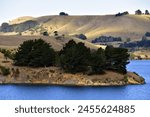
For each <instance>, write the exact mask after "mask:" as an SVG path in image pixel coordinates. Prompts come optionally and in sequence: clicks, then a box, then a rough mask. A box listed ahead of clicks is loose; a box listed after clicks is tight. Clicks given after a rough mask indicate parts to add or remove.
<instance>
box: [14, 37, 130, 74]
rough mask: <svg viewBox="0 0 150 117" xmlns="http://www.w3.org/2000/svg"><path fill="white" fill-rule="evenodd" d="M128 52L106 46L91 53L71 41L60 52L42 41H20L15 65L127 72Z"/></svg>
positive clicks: (97, 71) (93, 72)
mask: <svg viewBox="0 0 150 117" xmlns="http://www.w3.org/2000/svg"><path fill="white" fill-rule="evenodd" d="M128 60H129V54H128V50H127V49H123V48H114V47H112V46H107V47H106V49H105V50H104V49H102V48H99V49H97V50H91V49H89V48H88V47H86V46H85V45H84V43H82V42H79V43H76V42H75V41H73V40H70V41H69V42H68V43H66V44H65V45H64V47H63V49H62V50H60V51H54V49H53V48H52V47H51V45H50V44H49V43H46V42H45V41H44V40H42V39H38V40H28V41H25V42H23V44H21V45H20V47H19V48H18V50H17V52H16V54H15V56H14V64H15V65H16V66H28V67H49V66H58V67H61V68H62V69H63V70H65V71H66V72H70V73H77V72H84V73H91V74H100V73H104V72H105V70H113V71H116V72H119V73H122V74H125V73H127V70H126V65H127V64H128V63H129V62H128Z"/></svg>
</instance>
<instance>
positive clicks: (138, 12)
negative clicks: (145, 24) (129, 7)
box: [135, 9, 150, 15]
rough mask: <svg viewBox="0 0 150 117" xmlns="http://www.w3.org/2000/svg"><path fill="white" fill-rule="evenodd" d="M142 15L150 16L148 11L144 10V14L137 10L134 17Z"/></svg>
mask: <svg viewBox="0 0 150 117" xmlns="http://www.w3.org/2000/svg"><path fill="white" fill-rule="evenodd" d="M142 14H145V15H150V13H149V11H148V10H145V13H142V11H141V10H140V9H138V10H136V11H135V15H142Z"/></svg>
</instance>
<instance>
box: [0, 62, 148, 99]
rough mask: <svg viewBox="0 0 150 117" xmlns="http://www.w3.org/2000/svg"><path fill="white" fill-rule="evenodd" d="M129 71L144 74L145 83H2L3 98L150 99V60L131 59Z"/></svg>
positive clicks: (1, 95) (0, 96) (0, 93)
mask: <svg viewBox="0 0 150 117" xmlns="http://www.w3.org/2000/svg"><path fill="white" fill-rule="evenodd" d="M127 68H128V70H129V71H134V72H137V73H138V74H140V75H141V76H143V77H144V78H145V80H146V84H145V85H129V86H121V87H62V86H21V85H20V86H19V85H18V86H17V85H1V86H0V99H3V100H5V99H6V100H8V99H9V100H150V61H145V60H143V61H131V63H130V64H129V65H128V67H127Z"/></svg>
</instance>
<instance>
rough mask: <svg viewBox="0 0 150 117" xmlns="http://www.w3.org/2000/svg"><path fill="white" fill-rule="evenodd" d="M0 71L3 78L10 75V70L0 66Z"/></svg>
mask: <svg viewBox="0 0 150 117" xmlns="http://www.w3.org/2000/svg"><path fill="white" fill-rule="evenodd" d="M0 70H1V73H2V75H4V76H7V75H9V74H10V69H9V68H6V67H3V66H0Z"/></svg>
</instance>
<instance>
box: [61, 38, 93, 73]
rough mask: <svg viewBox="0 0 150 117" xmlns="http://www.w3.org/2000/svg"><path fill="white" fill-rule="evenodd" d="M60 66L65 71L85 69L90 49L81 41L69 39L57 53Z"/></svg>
mask: <svg viewBox="0 0 150 117" xmlns="http://www.w3.org/2000/svg"><path fill="white" fill-rule="evenodd" d="M59 56H60V66H61V67H62V68H63V69H64V70H66V71H67V72H71V73H76V72H83V71H86V70H87V66H88V64H89V57H90V49H89V48H87V47H86V46H85V45H84V44H83V43H78V44H77V43H75V42H74V41H73V40H71V41H69V42H68V43H67V44H66V45H65V46H64V48H63V49H62V50H61V51H60V53H59Z"/></svg>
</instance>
